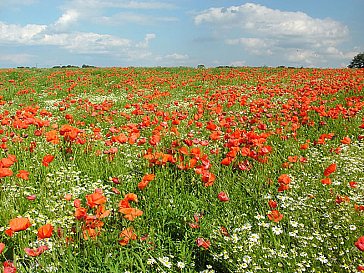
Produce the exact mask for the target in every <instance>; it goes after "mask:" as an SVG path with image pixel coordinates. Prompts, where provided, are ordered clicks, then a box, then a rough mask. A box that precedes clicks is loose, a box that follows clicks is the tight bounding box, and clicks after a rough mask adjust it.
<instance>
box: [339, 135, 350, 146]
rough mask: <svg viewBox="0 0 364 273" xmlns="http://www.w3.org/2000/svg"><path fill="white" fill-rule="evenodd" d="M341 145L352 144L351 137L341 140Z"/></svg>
mask: <svg viewBox="0 0 364 273" xmlns="http://www.w3.org/2000/svg"><path fill="white" fill-rule="evenodd" d="M340 142H341V144H346V145H349V144H350V142H351V139H350V137H344V138H343V139H342V140H340Z"/></svg>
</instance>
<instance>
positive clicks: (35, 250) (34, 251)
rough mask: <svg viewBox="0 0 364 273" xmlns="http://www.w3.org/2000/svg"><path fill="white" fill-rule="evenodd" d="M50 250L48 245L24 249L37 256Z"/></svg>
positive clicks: (32, 255)
mask: <svg viewBox="0 0 364 273" xmlns="http://www.w3.org/2000/svg"><path fill="white" fill-rule="evenodd" d="M46 250H48V247H47V246H40V247H38V248H33V249H32V248H28V247H27V248H24V251H25V252H26V253H27V254H28V255H29V256H31V257H37V256H39V255H40V254H42V253H43V252H44V251H46Z"/></svg>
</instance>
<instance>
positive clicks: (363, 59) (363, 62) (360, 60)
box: [348, 53, 364, 68]
mask: <svg viewBox="0 0 364 273" xmlns="http://www.w3.org/2000/svg"><path fill="white" fill-rule="evenodd" d="M348 67H349V68H364V53H359V54H358V55H356V56H355V57H354V58H353V59H352V61H351V63H350V64H349V65H348Z"/></svg>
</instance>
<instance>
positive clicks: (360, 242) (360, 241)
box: [354, 236, 364, 251]
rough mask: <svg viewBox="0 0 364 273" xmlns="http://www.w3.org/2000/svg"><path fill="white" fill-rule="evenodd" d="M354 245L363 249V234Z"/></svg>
mask: <svg viewBox="0 0 364 273" xmlns="http://www.w3.org/2000/svg"><path fill="white" fill-rule="evenodd" d="M354 245H355V246H356V247H357V248H358V249H359V250H360V251H364V236H361V237H360V238H359V239H358V240H357V241H356V242H355V243H354Z"/></svg>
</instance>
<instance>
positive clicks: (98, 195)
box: [86, 190, 106, 208]
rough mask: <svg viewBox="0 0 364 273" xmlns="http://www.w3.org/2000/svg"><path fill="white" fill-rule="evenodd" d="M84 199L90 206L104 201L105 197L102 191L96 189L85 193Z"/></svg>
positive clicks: (92, 206)
mask: <svg viewBox="0 0 364 273" xmlns="http://www.w3.org/2000/svg"><path fill="white" fill-rule="evenodd" d="M86 200H87V205H88V206H89V207H90V208H94V207H95V206H97V205H101V204H104V203H106V197H105V196H104V195H103V194H102V191H101V192H100V191H97V190H95V192H94V193H92V194H89V195H86Z"/></svg>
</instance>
